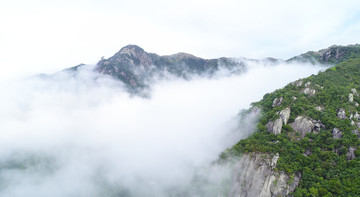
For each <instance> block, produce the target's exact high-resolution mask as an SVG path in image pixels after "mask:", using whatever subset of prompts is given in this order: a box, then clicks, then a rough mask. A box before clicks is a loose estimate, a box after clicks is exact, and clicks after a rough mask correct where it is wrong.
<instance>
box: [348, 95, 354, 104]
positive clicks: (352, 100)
mask: <svg viewBox="0 0 360 197" xmlns="http://www.w3.org/2000/svg"><path fill="white" fill-rule="evenodd" d="M349 102H350V103H352V102H354V95H353V94H351V93H350V94H349Z"/></svg>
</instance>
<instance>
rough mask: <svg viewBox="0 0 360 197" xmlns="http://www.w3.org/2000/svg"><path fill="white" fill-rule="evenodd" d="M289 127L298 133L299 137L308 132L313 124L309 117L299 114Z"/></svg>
mask: <svg viewBox="0 0 360 197" xmlns="http://www.w3.org/2000/svg"><path fill="white" fill-rule="evenodd" d="M291 127H292V128H293V129H294V131H296V132H299V133H300V136H301V138H304V137H305V135H306V134H307V133H310V132H311V131H312V130H313V128H314V124H313V123H312V121H310V120H309V119H307V118H305V117H302V116H299V117H297V118H296V119H295V121H294V122H293V123H292V124H291Z"/></svg>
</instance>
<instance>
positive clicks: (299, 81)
mask: <svg viewBox="0 0 360 197" xmlns="http://www.w3.org/2000/svg"><path fill="white" fill-rule="evenodd" d="M303 83H304V81H302V80H298V81H294V82H292V83H291V84H293V85H295V86H296V87H300V86H302V84H303Z"/></svg>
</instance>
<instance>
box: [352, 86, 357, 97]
mask: <svg viewBox="0 0 360 197" xmlns="http://www.w3.org/2000/svg"><path fill="white" fill-rule="evenodd" d="M351 92H352V93H353V94H354V95H355V96H359V94H358V93H357V91H356V89H355V88H353V89H351Z"/></svg>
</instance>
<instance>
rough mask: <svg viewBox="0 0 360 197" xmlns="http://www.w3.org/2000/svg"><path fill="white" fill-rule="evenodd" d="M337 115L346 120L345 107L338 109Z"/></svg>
mask: <svg viewBox="0 0 360 197" xmlns="http://www.w3.org/2000/svg"><path fill="white" fill-rule="evenodd" d="M337 117H339V118H341V119H343V120H345V119H346V118H347V117H346V113H345V109H342V108H341V109H338V111H337Z"/></svg>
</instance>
